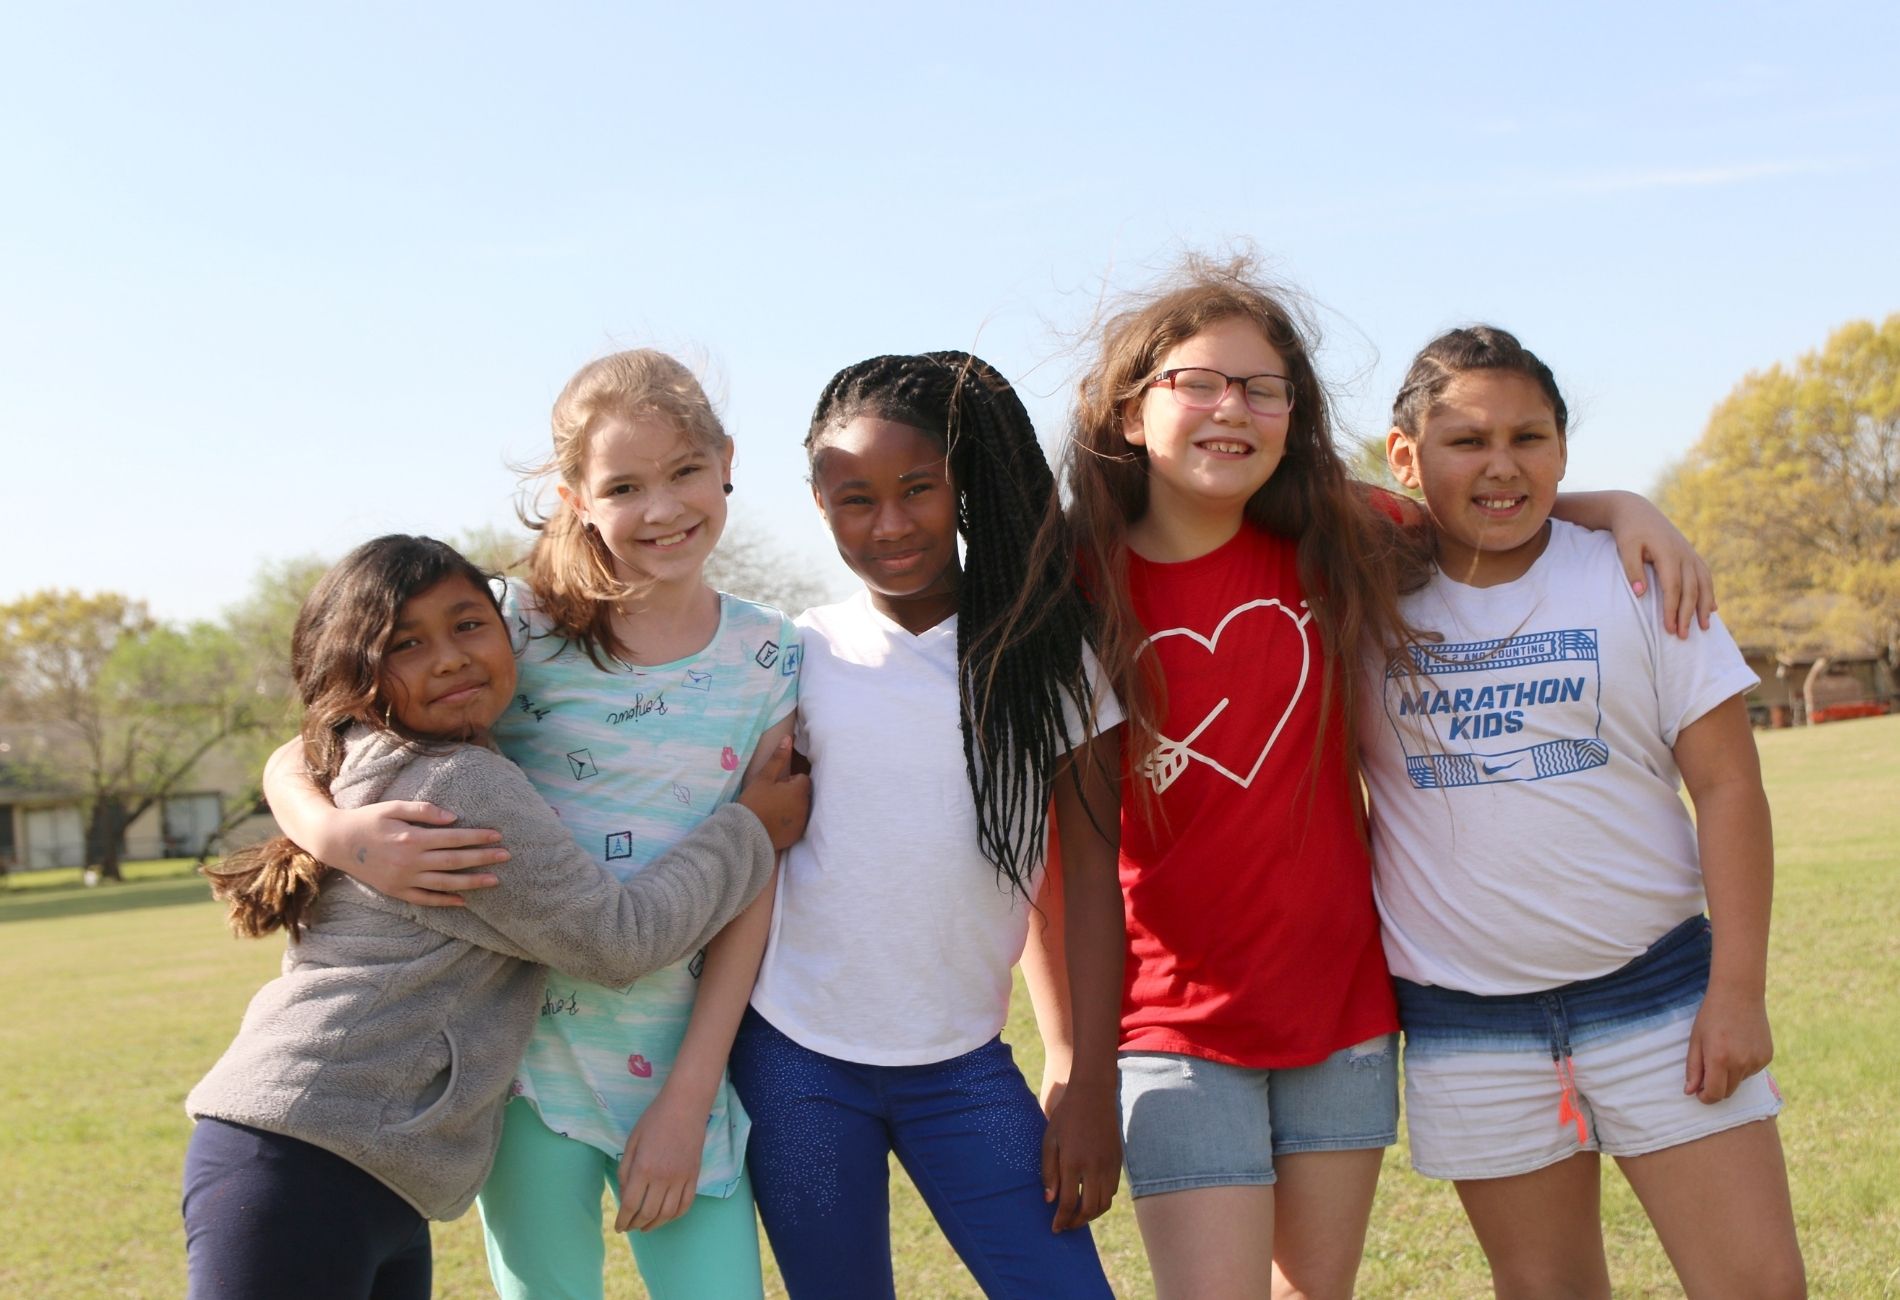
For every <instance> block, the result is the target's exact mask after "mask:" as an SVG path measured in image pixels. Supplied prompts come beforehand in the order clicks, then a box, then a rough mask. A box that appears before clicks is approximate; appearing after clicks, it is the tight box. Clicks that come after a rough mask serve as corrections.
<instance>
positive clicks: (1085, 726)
mask: <svg viewBox="0 0 1900 1300" xmlns="http://www.w3.org/2000/svg"><path fill="white" fill-rule="evenodd" d="M860 417H869V418H873V419H883V420H892V421H895V422H897V423H899V424H906V425H909V426H911V427H912V428H914V429H917V430H919V431H920V432H922V433H924V434H925V435H927V436H928V437H930V438H933V439H935V440H936V441H937V442H939V443H941V444H942V445H943V447H944V449H945V451H946V453H947V457H948V462H949V470H950V482H951V485H952V486H953V488H954V489H955V492H956V500H957V531H958V532H959V533H960V534H961V535H962V537H963V542H964V551H965V557H964V566H963V574H962V577H961V578H960V580H959V581H958V584H957V670H958V671H957V684H958V696H959V701H960V704H961V709H960V710H959V712H960V714H961V719H962V731H963V761H964V770H965V772H966V773H967V775H968V778H969V782H970V793H971V794H972V795H973V796H974V798H975V800H976V815H977V824H978V831H979V839H980V843H981V845H982V850H983V856H984V857H986V858H988V859H989V860H990V862H991V863H992V864H994V865H995V867H996V870H997V873H998V874H999V876H1000V877H1001V878H1002V879H1003V880H1005V881H1007V882H1008V883H1009V886H1010V887H1011V888H1013V889H1016V890H1020V891H1021V892H1022V893H1023V894H1024V895H1025V896H1027V895H1028V893H1029V886H1030V880H1031V877H1032V875H1033V874H1034V872H1035V870H1036V867H1037V865H1038V864H1039V863H1040V862H1041V861H1042V856H1043V849H1044V846H1045V830H1046V822H1047V817H1046V813H1047V810H1048V807H1049V796H1050V792H1051V790H1052V788H1053V786H1054V783H1055V775H1056V769H1057V767H1058V766H1059V764H1060V763H1061V761H1062V759H1063V758H1064V757H1065V756H1066V755H1067V754H1068V753H1069V751H1070V750H1071V749H1073V748H1074V747H1075V746H1077V745H1079V744H1082V743H1084V742H1085V741H1087V740H1088V739H1090V738H1091V737H1092V736H1093V734H1094V730H1095V725H1094V711H1093V708H1092V701H1093V694H1092V691H1091V688H1090V684H1089V681H1088V672H1087V669H1086V667H1085V665H1084V662H1083V647H1084V645H1085V644H1086V643H1088V642H1090V641H1092V640H1093V638H1094V632H1093V619H1092V615H1091V613H1090V609H1089V606H1088V604H1087V602H1086V601H1085V600H1084V598H1083V596H1082V592H1081V590H1080V589H1079V588H1078V587H1077V585H1076V581H1075V547H1074V545H1073V543H1072V541H1071V539H1070V536H1069V533H1068V526H1067V523H1066V522H1065V520H1064V519H1063V516H1062V512H1061V510H1060V508H1059V505H1058V503H1057V500H1056V489H1055V476H1054V475H1053V474H1052V473H1051V472H1050V470H1049V463H1048V461H1047V460H1046V459H1044V457H1043V453H1042V448H1041V447H1040V446H1039V445H1038V444H1037V442H1036V430H1035V426H1034V425H1033V424H1032V423H1031V422H1030V419H1029V412H1028V411H1027V410H1025V409H1024V408H1023V403H1022V399H1021V398H1019V397H1018V396H1017V395H1016V390H1015V389H1013V388H1011V387H1010V385H1009V381H1008V380H1006V379H1004V378H1003V376H1002V375H1000V374H998V373H997V371H996V370H995V368H994V367H992V366H990V365H989V364H988V363H987V362H985V361H982V360H981V359H979V358H977V357H974V356H972V355H970V354H969V353H968V352H926V353H923V354H921V355H915V356H881V357H871V358H870V359H869V360H866V361H860V362H858V363H857V364H856V365H852V366H846V367H845V368H844V369H843V370H840V371H839V372H838V373H837V374H836V375H834V376H833V377H832V379H831V382H830V383H828V384H826V385H825V391H824V392H823V393H822V394H821V395H820V396H819V398H818V408H817V410H815V411H814V412H813V413H812V419H811V428H810V430H809V431H808V432H807V433H806V435H805V453H806V456H807V457H808V458H809V457H812V456H814V455H815V454H816V453H817V451H818V450H819V446H820V443H821V442H822V440H823V438H824V436H825V434H827V433H829V432H831V431H834V430H836V429H839V428H841V427H843V426H844V425H845V424H848V423H849V422H850V421H852V420H854V419H858V418H860ZM1065 705H1067V706H1068V708H1069V709H1072V710H1073V713H1074V714H1075V716H1077V717H1079V718H1080V719H1081V729H1082V730H1081V734H1080V735H1074V734H1071V731H1072V728H1071V725H1070V721H1069V716H1068V710H1065ZM1076 779H1077V780H1079V779H1080V777H1079V774H1078V775H1077V778H1076Z"/></svg>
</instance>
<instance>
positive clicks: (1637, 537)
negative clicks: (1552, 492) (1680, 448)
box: [1550, 492, 1715, 637]
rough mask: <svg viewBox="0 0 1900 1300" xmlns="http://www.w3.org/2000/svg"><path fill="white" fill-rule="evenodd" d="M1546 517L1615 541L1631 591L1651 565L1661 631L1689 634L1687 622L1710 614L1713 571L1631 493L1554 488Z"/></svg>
mask: <svg viewBox="0 0 1900 1300" xmlns="http://www.w3.org/2000/svg"><path fill="white" fill-rule="evenodd" d="M1550 513H1551V517H1552V518H1555V519H1561V520H1563V521H1564V522H1565V523H1570V524H1575V525H1577V526H1578V527H1579V528H1588V529H1590V530H1591V531H1592V532H1599V533H1605V532H1606V533H1609V534H1610V535H1611V536H1612V537H1614V538H1615V539H1616V551H1617V555H1618V556H1619V558H1621V560H1622V561H1623V576H1624V578H1625V579H1627V580H1628V582H1629V584H1630V587H1631V588H1632V589H1633V590H1634V591H1635V592H1636V594H1637V595H1639V596H1640V595H1642V594H1643V592H1644V591H1645V590H1647V588H1648V586H1649V579H1648V576H1647V575H1646V574H1645V572H1644V565H1645V563H1647V564H1648V565H1649V566H1651V567H1652V568H1654V570H1655V573H1656V582H1657V583H1658V585H1660V586H1661V588H1662V592H1661V595H1662V619H1663V630H1664V631H1666V632H1668V633H1670V634H1672V635H1674V636H1680V637H1686V636H1688V635H1689V626H1690V624H1691V623H1697V624H1700V625H1701V627H1702V628H1703V629H1705V630H1706V629H1707V628H1708V626H1709V615H1711V614H1713V613H1714V612H1715V574H1714V573H1713V572H1711V571H1710V569H1709V566H1708V564H1707V563H1706V562H1705V561H1704V560H1703V559H1702V557H1701V556H1700V555H1698V554H1697V553H1696V549H1695V547H1693V546H1691V545H1689V539H1688V538H1686V537H1684V536H1683V535H1682V533H1681V532H1680V531H1678V530H1677V528H1676V526H1675V525H1674V524H1672V523H1670V522H1669V517H1668V516H1667V515H1665V514H1663V512H1662V511H1660V510H1658V509H1657V508H1656V507H1655V506H1653V505H1651V504H1650V503H1649V502H1648V501H1647V500H1645V499H1644V498H1642V497H1640V496H1638V495H1637V494H1636V493H1634V492H1559V493H1558V494H1557V503H1556V505H1555V506H1554V507H1553V508H1552V509H1551V512H1550Z"/></svg>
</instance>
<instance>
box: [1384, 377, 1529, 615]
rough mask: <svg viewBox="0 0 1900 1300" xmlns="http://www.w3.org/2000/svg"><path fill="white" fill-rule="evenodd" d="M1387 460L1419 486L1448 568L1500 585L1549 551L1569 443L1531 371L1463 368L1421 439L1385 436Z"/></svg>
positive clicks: (1470, 579)
mask: <svg viewBox="0 0 1900 1300" xmlns="http://www.w3.org/2000/svg"><path fill="white" fill-rule="evenodd" d="M1386 458H1387V461H1388V463H1389V464H1390V465H1391V467H1392V473H1393V475H1394V476H1395V477H1396V478H1397V479H1398V480H1399V482H1400V483H1403V484H1404V485H1405V486H1406V487H1410V488H1418V489H1422V490H1423V492H1424V494H1425V507H1426V509H1428V510H1430V511H1431V515H1432V520H1433V522H1434V523H1436V524H1437V525H1438V552H1439V567H1440V569H1442V570H1443V571H1444V573H1445V574H1446V576H1448V577H1451V578H1455V579H1457V580H1458V581H1460V582H1465V583H1468V584H1470V585H1472V586H1476V587H1490V586H1496V585H1497V584H1499V583H1504V582H1511V581H1513V580H1515V579H1517V578H1521V577H1523V576H1524V574H1525V573H1526V572H1527V571H1528V570H1529V569H1530V567H1531V565H1532V564H1533V563H1534V562H1535V561H1536V559H1537V557H1538V556H1539V555H1541V554H1543V551H1544V546H1545V543H1546V542H1547V541H1548V539H1549V535H1550V534H1549V529H1548V528H1547V527H1546V524H1547V522H1548V520H1549V518H1550V510H1551V506H1552V505H1553V504H1554V503H1555V502H1556V500H1557V485H1558V484H1559V483H1560V482H1562V481H1563V476H1564V465H1565V460H1566V450H1565V446H1564V437H1563V433H1562V431H1561V430H1560V429H1559V428H1558V427H1557V417H1556V414H1555V412H1554V411H1553V410H1552V407H1551V404H1550V398H1549V397H1547V396H1546V395H1545V393H1544V390H1543V389H1542V388H1540V387H1539V386H1538V385H1537V383H1536V382H1535V381H1534V380H1532V379H1531V378H1529V377H1528V376H1526V375H1521V374H1517V373H1516V372H1514V371H1509V370H1467V371H1464V372H1463V373H1461V374H1459V375H1457V376H1456V377H1455V378H1454V379H1453V380H1452V381H1451V383H1450V384H1449V385H1448V386H1447V387H1446V388H1445V391H1444V392H1443V393H1442V394H1440V395H1439V397H1438V398H1437V400H1436V401H1434V402H1433V403H1432V407H1431V410H1430V411H1428V412H1427V413H1426V415H1425V418H1424V419H1423V421H1421V424H1420V428H1419V431H1418V434H1417V436H1416V437H1413V436H1410V435H1408V434H1406V433H1405V432H1404V431H1402V430H1399V429H1393V430H1392V431H1391V432H1390V433H1388V434H1387V435H1386Z"/></svg>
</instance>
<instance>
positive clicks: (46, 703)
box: [0, 527, 829, 880]
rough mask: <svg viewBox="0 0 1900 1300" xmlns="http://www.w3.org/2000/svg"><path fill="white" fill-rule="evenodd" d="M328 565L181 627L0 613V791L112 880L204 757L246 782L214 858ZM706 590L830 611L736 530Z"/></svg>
mask: <svg viewBox="0 0 1900 1300" xmlns="http://www.w3.org/2000/svg"><path fill="white" fill-rule="evenodd" d="M452 540H453V541H454V543H455V545H456V546H457V547H458V549H460V550H461V551H462V552H463V553H464V554H466V555H467V556H468V557H469V558H470V559H472V560H474V561H475V563H477V564H478V565H481V566H482V567H483V568H486V569H488V570H490V571H491V572H496V573H503V572H508V571H510V570H514V569H518V567H519V563H520V561H521V559H522V558H523V556H524V555H525V553H526V550H527V547H528V544H529V539H528V538H527V537H525V536H523V535H522V534H520V533H516V532H510V531H506V530H502V529H498V528H487V529H479V530H474V531H471V532H467V533H464V534H462V535H461V536H460V537H457V538H455V539H452ZM328 565H329V561H327V560H324V559H321V558H317V557H308V558H304V559H298V560H291V561H286V562H280V563H271V564H267V565H265V566H264V567H263V568H262V569H261V570H260V571H259V572H258V574H257V576H256V577H255V578H254V579H253V580H252V584H251V589H250V591H249V593H248V594H247V595H246V596H245V597H244V598H242V599H241V600H239V601H238V602H237V603H235V604H233V605H232V606H230V607H229V608H228V609H227V610H225V612H224V614H223V615H222V616H221V617H220V618H217V619H208V620H200V621H197V622H192V623H185V624H175V623H167V622H163V621H161V620H159V619H155V618H154V617H152V614H151V612H150V610H149V608H148V607H147V605H146V604H145V602H144V601H142V600H139V599H136V598H134V597H132V596H129V595H125V594H123V593H119V592H100V593H94V594H82V593H80V592H75V591H41V592H36V593H34V594H32V595H29V596H26V597H23V598H21V599H19V600H16V601H13V602H11V603H9V604H4V605H0V739H4V740H5V742H6V743H5V744H4V746H3V747H0V792H4V791H5V790H8V789H11V790H13V791H14V792H16V793H24V794H28V795H37V796H54V797H57V798H59V799H61V800H62V801H70V802H71V803H72V804H75V805H77V807H78V808H79V810H80V817H81V820H82V823H83V824H84V826H85V836H86V860H87V862H88V863H89V864H90V865H92V866H94V867H96V868H97V869H98V871H99V874H100V875H101V876H102V877H104V878H106V879H108V880H117V879H120V878H121V871H120V858H121V856H122V853H123V847H124V839H125V829H126V827H127V826H129V825H130V824H131V823H132V822H133V821H135V820H136V819H137V818H138V817H139V816H140V815H142V814H143V813H145V812H147V811H149V810H150V809H152V808H153V807H155V806H158V805H159V804H160V802H161V801H162V800H164V799H165V798H166V797H167V796H169V795H172V794H175V793H178V792H180V791H183V790H187V789H189V788H190V783H191V781H192V779H193V775H194V773H195V772H196V771H197V770H198V768H199V766H200V764H201V763H202V762H203V761H204V760H205V759H206V757H207V756H209V755H211V754H212V753H213V752H214V751H217V752H218V753H219V754H220V755H221V757H222V758H224V759H225V760H226V762H227V765H228V766H231V767H234V768H235V769H236V770H237V771H239V772H242V773H245V774H246V775H245V776H244V777H243V779H242V781H241V783H240V784H239V785H238V786H237V787H236V788H234V789H227V790H225V791H223V792H222V793H223V795H224V797H225V799H224V807H225V818H224V823H223V824H222V825H220V826H219V827H218V828H217V829H216V831H215V832H214V833H213V834H211V835H210V836H208V837H207V838H206V841H205V842H204V843H203V844H198V845H193V846H190V847H191V851H192V852H194V853H196V854H198V855H199V856H200V857H202V856H204V855H206V854H208V853H210V852H213V851H214V850H215V848H216V845H217V841H218V839H219V838H220V837H221V836H222V835H223V834H224V833H225V832H227V831H229V830H230V829H231V828H232V827H233V826H235V825H236V824H237V823H238V822H240V821H243V820H244V819H245V818H247V817H249V816H250V815H251V814H252V812H253V811H254V810H255V809H256V808H257V807H258V805H259V801H260V800H261V798H262V790H261V788H260V787H259V784H258V782H259V778H260V777H261V775H262V771H263V764H264V759H265V758H266V757H267V756H268V754H269V753H270V751H271V750H272V749H274V748H275V747H276V746H277V745H278V744H280V743H281V742H282V741H283V740H284V738H285V737H287V736H289V735H290V734H291V733H292V732H294V731H295V730H296V728H297V725H298V717H299V710H298V706H297V700H296V691H295V687H294V683H293V682H292V681H291V678H290V665H289V658H290V632H291V628H292V626H293V625H294V624H295V622H296V618H297V610H298V607H299V606H300V605H302V603H303V599H304V597H305V596H306V595H307V594H308V593H309V591H310V589H311V587H313V586H314V585H315V584H316V581H317V579H318V578H319V577H321V576H322V574H323V572H324V570H325V569H326V568H327V567H328ZM707 576H708V578H709V580H711V581H712V582H713V583H714V585H716V586H718V587H719V588H720V589H722V590H725V591H730V592H733V593H735V594H737V595H742V596H747V597H749V598H752V599H756V600H762V601H765V602H767V603H769V604H774V605H778V606H780V607H782V608H788V609H792V610H794V611H796V610H800V609H803V608H805V607H806V606H808V605H812V604H817V603H821V602H822V601H824V600H825V599H828V597H829V593H827V592H826V591H825V590H824V588H823V587H822V586H821V585H820V584H819V583H818V582H816V581H815V580H814V579H812V578H811V577H810V576H809V575H807V574H805V573H803V572H802V571H801V570H800V567H799V566H798V564H797V563H796V562H795V561H793V560H792V559H791V558H790V557H789V556H787V555H786V554H784V553H783V552H781V551H780V550H778V549H776V548H775V547H774V546H773V545H772V544H771V543H770V542H768V541H766V540H765V539H764V538H763V537H762V536H761V535H759V534H757V533H755V532H753V531H751V530H748V529H745V528H743V527H733V528H729V529H728V530H727V534H726V536H725V538H723V539H722V540H721V542H720V546H719V550H718V552H717V554H716V555H715V556H714V560H713V562H712V563H709V564H708V566H707ZM0 801H4V795H3V794H0ZM3 868H4V864H0V869H3Z"/></svg>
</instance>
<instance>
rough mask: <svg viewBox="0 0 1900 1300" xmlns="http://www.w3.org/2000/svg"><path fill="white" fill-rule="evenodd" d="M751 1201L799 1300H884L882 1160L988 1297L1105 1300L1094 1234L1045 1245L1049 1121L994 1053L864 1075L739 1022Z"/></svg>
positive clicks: (887, 1248) (749, 1020) (1005, 1059)
mask: <svg viewBox="0 0 1900 1300" xmlns="http://www.w3.org/2000/svg"><path fill="white" fill-rule="evenodd" d="M728 1068H729V1069H730V1071H731V1075H732V1082H733V1085H734V1086H735V1087H736V1088H738V1090H739V1098H740V1100H741V1101H743V1102H744V1103H745V1108H746V1112H747V1113H748V1114H750V1115H751V1116H752V1136H751V1138H750V1139H749V1140H748V1142H747V1145H746V1163H747V1168H748V1169H749V1170H750V1172H751V1174H752V1191H753V1195H754V1196H755V1197H756V1198H757V1200H758V1203H759V1217H760V1218H761V1219H763V1220H764V1222H765V1233H766V1236H767V1237H769V1238H770V1239H771V1242H772V1256H773V1258H774V1259H776V1260H777V1261H778V1267H779V1275H780V1276H781V1277H782V1278H783V1279H784V1281H785V1289H786V1291H787V1292H788V1293H789V1294H790V1295H791V1296H792V1298H793V1300H808V1298H814V1300H815V1298H822V1300H859V1298H860V1297H862V1298H863V1300H891V1297H893V1296H894V1295H895V1294H896V1287H895V1282H894V1279H893V1276H892V1270H891V1208H890V1156H891V1153H892V1152H893V1151H895V1152H896V1153H897V1158H898V1159H899V1160H900V1161H902V1162H903V1165H904V1170H905V1172H907V1173H908V1174H909V1175H910V1177H911V1181H912V1182H913V1183H915V1184H916V1185H917V1190H918V1192H919V1193H921V1194H922V1196H923V1198H924V1201H925V1203H926V1204H928V1205H929V1206H930V1212H931V1213H932V1214H933V1215H935V1216H936V1219H937V1223H938V1226H940V1227H941V1228H942V1229H943V1232H944V1235H945V1236H946V1237H948V1238H949V1239H950V1244H951V1245H952V1246H953V1247H955V1248H956V1252H957V1254H958V1255H959V1256H961V1257H962V1259H963V1262H964V1264H966V1265H967V1266H968V1267H969V1270H970V1273H971V1274H972V1276H974V1277H975V1279H976V1283H977V1285H978V1286H980V1287H982V1288H983V1293H984V1294H985V1295H987V1296H1023V1297H1034V1298H1035V1300H1057V1298H1058V1297H1061V1298H1064V1300H1068V1298H1074V1300H1112V1293H1111V1292H1110V1291H1109V1288H1108V1279H1107V1278H1106V1277H1104V1276H1103V1274H1102V1264H1101V1260H1100V1259H1098V1258H1097V1256H1096V1254H1095V1240H1094V1238H1093V1237H1091V1236H1090V1235H1089V1230H1088V1229H1087V1228H1074V1229H1071V1230H1070V1231H1068V1232H1063V1233H1054V1232H1051V1231H1050V1230H1049V1229H1050V1225H1051V1223H1052V1222H1053V1221H1054V1218H1055V1207H1054V1206H1053V1205H1050V1204H1048V1203H1046V1202H1045V1201H1044V1200H1043V1199H1042V1133H1043V1128H1044V1122H1043V1117H1042V1110H1041V1108H1040V1107H1038V1106H1037V1105H1036V1098H1035V1097H1034V1095H1032V1094H1031V1093H1030V1091H1029V1086H1028V1085H1027V1084H1026V1083H1024V1082H1023V1076H1022V1071H1020V1070H1018V1069H1017V1068H1016V1062H1015V1060H1014V1059H1013V1058H1012V1057H1011V1056H1010V1051H1009V1048H1008V1047H1007V1046H1006V1045H1004V1043H1003V1041H1002V1040H1001V1039H998V1038H993V1039H991V1040H990V1041H989V1042H988V1043H985V1044H984V1045H983V1046H982V1047H979V1048H977V1049H976V1050H975V1051H973V1052H968V1053H965V1054H964V1055H962V1056H958V1057H953V1058H952V1059H950V1060H948V1061H936V1062H933V1063H931V1064H929V1065H860V1064H857V1063H855V1062H851V1061H841V1060H838V1059H837V1058H836V1057H830V1056H825V1055H823V1054H822V1053H819V1052H814V1051H812V1050H811V1049H809V1048H806V1047H801V1046H800V1045H799V1044H797V1043H795V1042H793V1041H792V1040H791V1039H790V1038H787V1037H786V1036H785V1035H784V1034H782V1033H780V1032H779V1031H778V1030H777V1029H774V1028H773V1027H772V1025H771V1024H770V1023H769V1022H768V1021H766V1019H765V1018H764V1017H763V1016H761V1015H759V1014H758V1012H756V1011H750V1010H748V1011H747V1012H746V1016H745V1021H744V1023H743V1024H741V1025H740V1027H739V1037H738V1041H737V1042H735V1043H734V1044H733V1048H732V1060H731V1063H730V1065H729V1067H728Z"/></svg>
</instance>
